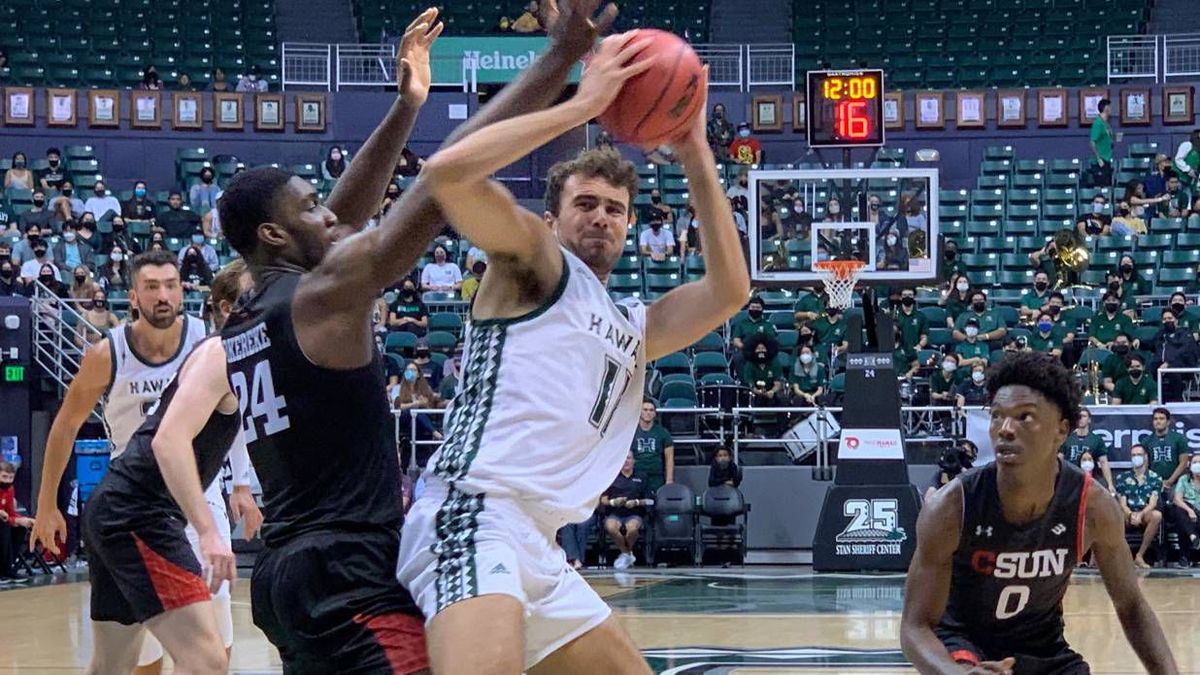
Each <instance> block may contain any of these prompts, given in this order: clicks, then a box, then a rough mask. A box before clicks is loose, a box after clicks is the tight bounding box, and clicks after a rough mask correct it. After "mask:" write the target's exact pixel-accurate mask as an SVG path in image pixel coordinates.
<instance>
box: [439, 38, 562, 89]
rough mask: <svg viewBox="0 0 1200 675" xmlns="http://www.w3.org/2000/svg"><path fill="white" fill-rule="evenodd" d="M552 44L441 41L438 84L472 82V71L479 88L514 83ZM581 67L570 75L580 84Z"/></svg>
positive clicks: (521, 40) (510, 40) (543, 41)
mask: <svg viewBox="0 0 1200 675" xmlns="http://www.w3.org/2000/svg"><path fill="white" fill-rule="evenodd" d="M549 42H550V40H549V38H546V37H440V38H438V39H437V41H436V42H434V43H433V52H432V54H431V58H430V60H431V67H432V70H433V82H434V83H435V84H459V83H462V82H463V81H464V78H465V80H466V81H470V78H471V75H470V73H471V69H472V68H474V69H475V71H476V74H475V77H476V81H477V82H479V83H480V84H503V83H505V82H512V81H513V80H515V79H516V78H517V75H520V74H521V71H523V70H525V69H526V68H528V67H529V66H530V65H532V64H533V62H534V60H535V59H536V58H537V56H538V54H541V53H542V52H543V51H544V50H545V49H546V46H547V45H548V44H549ZM580 72H581V66H578V65H577V66H575V68H574V69H572V71H571V77H570V81H571V82H578V81H579V74H580Z"/></svg>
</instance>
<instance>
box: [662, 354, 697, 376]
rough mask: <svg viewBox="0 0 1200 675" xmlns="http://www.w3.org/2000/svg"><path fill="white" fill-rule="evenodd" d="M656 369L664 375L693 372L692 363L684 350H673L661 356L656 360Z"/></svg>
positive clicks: (689, 373)
mask: <svg viewBox="0 0 1200 675" xmlns="http://www.w3.org/2000/svg"><path fill="white" fill-rule="evenodd" d="M654 369H655V370H657V371H658V372H659V373H661V374H662V375H664V376H665V375H673V374H676V373H682V374H686V375H689V376H690V375H691V374H692V363H691V361H690V360H688V356H687V354H684V353H683V352H673V353H671V354H667V355H665V356H662V357H660V358H659V359H658V360H657V361H655V362H654Z"/></svg>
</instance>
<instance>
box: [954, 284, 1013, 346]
mask: <svg viewBox="0 0 1200 675" xmlns="http://www.w3.org/2000/svg"><path fill="white" fill-rule="evenodd" d="M971 319H974V320H975V326H976V328H977V330H978V334H977V335H978V338H979V341H980V342H981V343H987V342H992V341H999V340H1003V339H1004V336H1005V335H1007V334H1008V328H1007V327H1006V326H1005V325H1004V320H1003V319H1002V318H1000V315H999V314H998V313H997V312H996V311H995V310H991V309H988V308H987V293H984V292H983V291H981V290H978V289H977V290H974V291H972V292H971V306H970V308H969V309H967V311H965V312H963V313H962V314H959V315H958V318H957V319H955V321H954V332H953V334H952V335H953V336H954V339H955V341H957V342H963V341H965V340H966V339H967V330H966V328H967V325H968V324H967V322H968V321H969V320H971ZM985 347H986V345H985Z"/></svg>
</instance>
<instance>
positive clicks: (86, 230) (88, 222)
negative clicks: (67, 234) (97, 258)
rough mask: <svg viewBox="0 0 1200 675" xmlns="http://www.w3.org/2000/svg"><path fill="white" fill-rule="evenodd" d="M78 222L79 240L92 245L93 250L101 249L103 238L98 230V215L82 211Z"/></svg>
mask: <svg viewBox="0 0 1200 675" xmlns="http://www.w3.org/2000/svg"><path fill="white" fill-rule="evenodd" d="M76 224H78V225H79V241H80V242H82V243H84V244H87V245H88V246H91V247H92V250H93V251H98V250H100V249H101V248H102V241H103V239H102V238H101V236H100V234H99V233H98V232H97V231H96V216H93V215H92V214H90V213H87V212H84V213H81V214H79V219H78V220H77V221H76Z"/></svg>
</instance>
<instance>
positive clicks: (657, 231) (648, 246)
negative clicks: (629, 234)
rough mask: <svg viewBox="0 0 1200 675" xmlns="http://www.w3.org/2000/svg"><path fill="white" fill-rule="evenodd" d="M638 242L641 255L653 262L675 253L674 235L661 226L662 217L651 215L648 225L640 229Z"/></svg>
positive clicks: (660, 260)
mask: <svg viewBox="0 0 1200 675" xmlns="http://www.w3.org/2000/svg"><path fill="white" fill-rule="evenodd" d="M638 243H639V244H640V247H641V251H642V255H644V256H647V257H648V258H650V259H651V260H653V261H655V262H662V261H664V260H666V259H667V257H668V256H671V255H674V254H675V236H674V235H673V234H671V231H670V230H669V229H667V228H665V227H663V221H662V218H661V217H659V216H651V220H650V223H649V227H647V228H646V229H644V230H642V234H641V236H640V237H638Z"/></svg>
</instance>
